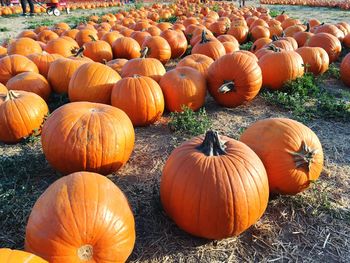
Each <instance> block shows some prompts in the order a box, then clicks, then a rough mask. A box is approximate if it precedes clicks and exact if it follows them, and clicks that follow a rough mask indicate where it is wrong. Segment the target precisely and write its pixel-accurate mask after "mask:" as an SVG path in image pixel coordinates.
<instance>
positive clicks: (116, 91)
mask: <svg viewBox="0 0 350 263" xmlns="http://www.w3.org/2000/svg"><path fill="white" fill-rule="evenodd" d="M111 102H112V106H115V107H117V108H119V109H121V110H123V111H124V112H125V113H126V114H127V115H128V116H129V118H130V119H131V121H132V123H133V125H134V126H145V125H149V124H152V123H154V122H156V121H157V120H158V119H159V118H160V117H161V116H162V114H163V111H164V97H163V92H162V89H161V88H160V86H159V84H158V83H157V82H156V81H155V80H153V79H151V78H150V77H145V76H139V75H134V76H132V77H127V78H123V79H121V80H120V81H118V82H117V83H116V84H115V85H114V87H113V90H112V99H111Z"/></svg>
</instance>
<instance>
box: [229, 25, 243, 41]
mask: <svg viewBox="0 0 350 263" xmlns="http://www.w3.org/2000/svg"><path fill="white" fill-rule="evenodd" d="M227 34H229V35H232V36H234V37H235V38H236V39H237V41H238V42H239V43H240V44H243V43H245V42H246V41H247V38H248V28H247V27H246V26H242V25H234V26H231V27H230V29H229V30H228V31H227Z"/></svg>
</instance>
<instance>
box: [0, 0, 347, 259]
mask: <svg viewBox="0 0 350 263" xmlns="http://www.w3.org/2000/svg"><path fill="white" fill-rule="evenodd" d="M192 5H193V8H191V13H193V14H190V15H191V17H187V16H185V15H184V12H187V11H186V8H188V5H187V4H186V5H184V4H183V2H182V4H181V5H180V4H172V5H170V6H164V7H163V6H161V5H153V6H151V7H147V8H141V9H140V10H131V11H130V12H129V13H128V12H120V13H117V14H115V15H113V14H107V15H104V16H103V17H101V18H99V19H98V20H101V21H103V22H101V23H97V21H96V17H94V16H93V17H91V19H90V22H88V23H87V24H82V25H80V26H78V28H77V29H70V28H69V26H68V25H67V24H64V23H59V24H57V25H55V26H54V27H53V28H51V29H49V28H46V27H39V28H37V29H35V30H33V31H29V30H28V31H23V32H22V33H21V34H20V35H19V36H18V37H17V38H16V39H14V40H12V41H10V42H8V43H5V44H4V46H3V47H2V49H1V50H0V51H1V52H2V53H1V54H2V55H1V56H2V58H1V59H0V82H1V83H2V84H3V85H1V86H0V141H2V142H5V143H16V142H18V141H20V140H21V139H23V138H24V137H27V136H29V135H31V134H33V133H35V134H40V133H41V141H42V147H43V151H44V154H45V157H46V158H47V160H48V162H49V163H50V165H51V166H52V167H54V168H55V169H56V170H58V171H59V172H61V173H63V174H69V175H67V176H64V177H62V178H60V179H59V180H57V181H56V182H54V183H53V184H52V185H51V186H49V188H48V189H47V190H46V191H45V192H44V193H43V194H42V195H41V196H40V198H39V199H38V200H37V202H36V204H35V205H34V207H33V209H32V211H31V214H30V217H29V220H28V224H27V228H26V236H25V248H26V250H27V251H28V252H30V253H34V254H36V255H38V256H40V257H42V258H43V259H44V260H42V259H40V258H39V257H36V256H34V255H33V254H29V253H27V252H22V251H13V250H9V249H0V261H1V262H14V261H15V260H16V261H15V262H31V263H34V262H46V261H45V260H47V261H49V262H84V261H90V262H124V261H125V260H126V259H127V258H128V257H129V255H130V254H131V252H132V250H133V247H134V243H135V235H136V234H135V222H134V217H133V213H132V210H131V208H130V206H129V204H128V201H127V199H126V197H125V196H124V194H123V193H122V192H121V190H120V189H119V188H118V187H117V186H116V185H115V184H114V183H113V182H111V181H110V180H109V179H108V178H106V177H104V176H103V175H106V174H109V173H112V172H115V171H117V170H118V169H120V168H121V167H122V166H123V165H124V164H125V163H126V162H127V161H128V159H129V157H130V155H131V153H132V150H133V148H134V142H135V132H134V126H145V125H149V124H152V123H154V122H155V121H157V120H158V119H159V118H160V116H161V115H162V113H163V111H164V107H166V108H167V109H168V110H169V111H180V110H181V107H182V106H183V105H186V106H188V107H190V108H191V109H193V110H196V109H199V108H200V107H202V106H203V105H204V103H205V96H206V90H207V89H208V90H209V93H210V94H211V95H212V96H213V97H214V99H215V100H216V101H217V102H218V103H219V104H221V105H224V106H227V107H235V106H237V105H240V104H242V103H245V102H247V101H249V100H251V99H253V98H254V97H255V96H256V95H257V93H258V92H259V90H260V88H261V86H262V85H266V86H268V87H270V88H272V89H281V88H282V85H283V82H284V81H286V80H289V79H294V78H296V77H298V76H302V75H303V73H304V68H303V67H302V64H304V63H305V64H306V63H308V64H310V67H309V70H310V71H312V72H314V73H315V74H322V73H323V72H324V71H325V70H327V68H328V63H329V60H332V59H335V56H336V55H335V54H334V52H333V51H334V50H333V48H334V47H337V51H340V49H341V45H340V43H341V41H343V42H344V39H345V35H348V33H349V32H350V30H347V26H348V25H347V24H346V23H343V24H342V26H341V28H342V29H343V30H347V34H345V32H344V34H343V36H342V38H341V39H339V38H338V37H336V36H334V35H332V34H329V33H323V32H322V33H321V32H315V33H311V32H307V33H310V34H313V35H310V41H306V42H307V43H310V42H311V40H312V38H314V37H318V36H321V37H322V36H323V39H321V40H318V41H315V43H318V44H319V45H323V44H324V43H323V42H327V41H330V42H327V43H331V44H334V45H333V46H332V45H331V46H329V45H328V46H326V45H324V48H325V49H322V48H319V47H315V46H313V45H308V46H307V47H301V48H299V50H298V51H294V50H296V47H297V46H295V45H298V42H297V41H296V40H294V41H295V42H294V41H293V40H292V39H294V38H292V37H288V36H284V37H283V36H282V31H284V32H285V33H286V32H288V28H289V27H296V26H299V25H298V24H295V25H294V22H295V21H294V20H293V19H292V20H291V19H289V18H286V17H285V16H286V15H284V20H287V21H291V25H290V26H286V23H285V22H284V20H283V21H282V22H277V21H279V20H275V19H271V18H270V17H269V15H268V14H266V13H265V14H263V13H262V12H260V11H259V10H257V9H255V8H253V7H250V8H243V9H237V8H235V7H234V6H233V5H232V4H228V3H218V5H220V10H219V11H218V12H214V11H212V10H211V8H212V7H213V4H212V3H209V4H208V6H199V5H194V4H192ZM161 9H162V10H163V12H162V13H161V11H160V10H161ZM261 11H262V10H261ZM154 13H157V14H158V15H159V14H160V15H162V16H166V15H169V14H170V15H171V16H172V15H176V16H177V17H178V21H177V22H176V23H174V24H170V23H167V22H162V23H157V22H155V21H154V19H151V18H148V16H153V15H152V14H154ZM108 17H109V18H108ZM281 20H282V18H281ZM221 21H224V24H225V28H226V30H221V29H220V28H221V26H222V23H221ZM270 21H275V22H274V23H276V26H268V27H267V26H266V25H264V23H269V22H270ZM254 23H255V25H253V24H254ZM279 23H280V25H279ZM310 23H311V21H310ZM228 24H230V26H228ZM261 24H262V25H261ZM258 26H261V27H264V28H265V27H267V28H269V30H270V28H272V27H278V26H280V27H282V26H283V27H285V28H284V30H283V29H282V31H281V32H280V34H273V35H277V37H278V39H276V38H275V37H274V39H270V38H269V37H266V36H262V37H257V36H256V35H255V36H254V38H257V39H256V41H255V43H254V45H253V47H252V52H249V51H239V50H238V49H239V43H244V42H245V41H247V38H248V33H249V32H250V33H252V32H253V31H254V28H255V27H258ZM310 27H311V28H313V29H314V31H316V30H317V26H310ZM300 28H304V26H302V25H300ZM319 28H323V26H319ZM230 30H231V31H230ZM226 31H229V32H230V33H229V32H226ZM304 31H305V29H304V30H300V32H296V33H306V32H304ZM239 32H241V33H242V34H241V35H239ZM342 32H343V31H342ZM252 35H253V34H252ZM240 36H241V37H240ZM225 43H228V44H225ZM271 43H272V45H271ZM289 43H290V44H289ZM189 44H190V45H191V46H193V48H192V51H191V53H192V54H191V55H188V56H185V57H183V55H184V53H185V52H186V50H188V45H189ZM293 45H294V46H293ZM328 48H332V49H328ZM303 49H304V50H305V52H306V54H307V55H303V52H302V51H300V50H303ZM43 50H44V52H43ZM258 52H260V53H262V52H265V54H260V55H259V53H258ZM328 52H330V53H328ZM320 54H321V55H322V56H321V55H320ZM258 55H259V56H260V57H259V56H258ZM338 55H339V54H338ZM319 57H321V59H320V60H319V59H316V58H319ZM170 59H178V60H172V61H175V62H178V63H177V66H176V68H174V69H171V70H169V71H168V72H166V70H165V67H164V64H166V63H167V62H168V61H169V60H170ZM306 59H308V60H307V61H304V60H306ZM344 61H348V62H346V65H349V64H350V63H349V62H350V59H349V56H348V57H347V58H346V59H344ZM343 63H344V62H343ZM313 66H315V68H314V69H313ZM316 66H320V67H321V69H319V68H317V67H316ZM347 70H349V68H348V69H347ZM348 75H349V74H348ZM121 77H122V78H121ZM345 81H346V78H345ZM5 85H6V86H5ZM51 90H53V91H54V92H56V93H68V96H69V99H70V101H71V102H70V103H68V104H65V105H63V106H61V107H60V108H58V109H56V110H55V111H54V112H52V114H51V115H50V116H47V114H48V106H47V104H46V102H45V100H46V101H47V100H49V96H50V93H51ZM322 167H323V151H322V145H321V143H320V141H319V139H318V138H317V136H316V135H315V133H314V132H313V131H312V130H310V129H309V128H308V127H306V126H304V125H303V124H301V123H299V122H296V121H293V120H290V119H285V118H276V119H265V120H260V121H257V122H256V123H254V124H252V125H251V126H249V127H248V128H247V129H246V130H245V131H244V133H243V134H242V135H241V138H240V140H239V141H237V140H234V139H232V138H229V137H226V136H219V134H218V133H217V132H215V131H208V132H207V133H206V134H205V136H199V137H195V138H193V139H191V140H189V141H187V142H185V143H183V144H182V145H180V146H179V147H177V148H176V149H175V150H174V151H173V152H172V153H171V155H170V156H169V158H168V160H167V161H166V164H165V166H164V168H163V173H162V177H161V185H160V198H161V202H162V204H163V207H164V210H165V211H166V213H167V214H168V215H169V217H170V218H171V219H172V220H174V222H175V223H176V224H177V225H178V226H179V227H180V228H181V229H183V230H185V231H186V232H188V233H190V234H192V235H195V236H199V237H203V238H208V239H222V238H226V237H231V236H237V235H239V234H240V233H242V232H243V231H245V230H246V229H247V228H249V227H250V226H251V225H252V224H254V223H255V222H256V221H257V220H258V219H259V218H260V217H261V216H262V215H263V213H264V211H265V209H266V207H267V204H268V196H269V192H275V193H280V194H297V193H299V192H301V191H303V190H305V189H306V188H308V187H309V185H310V183H311V182H312V181H315V180H317V178H318V177H319V175H320V173H321V171H322Z"/></svg>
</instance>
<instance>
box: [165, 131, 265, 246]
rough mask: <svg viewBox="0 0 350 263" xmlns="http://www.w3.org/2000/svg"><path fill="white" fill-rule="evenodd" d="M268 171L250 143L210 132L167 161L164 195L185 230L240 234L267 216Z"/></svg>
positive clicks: (170, 211)
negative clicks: (250, 146) (247, 144)
mask: <svg viewBox="0 0 350 263" xmlns="http://www.w3.org/2000/svg"><path fill="white" fill-rule="evenodd" d="M268 197H269V188H268V180H267V175H266V171H265V168H264V165H263V163H262V162H261V160H260V159H259V157H258V156H257V155H256V154H255V153H254V152H253V151H252V150H251V149H250V148H249V147H248V146H246V145H245V144H243V143H241V142H239V141H236V140H234V139H231V138H229V137H226V136H221V137H220V136H219V135H218V133H217V132H214V131H208V132H207V133H206V135H205V137H204V138H203V136H199V137H195V138H193V139H191V140H189V141H186V142H184V143H183V144H181V145H180V146H179V147H177V148H176V149H175V150H174V151H173V152H172V153H171V154H170V156H169V158H168V160H167V161H166V163H165V166H164V169H163V173H162V176H161V183H160V198H161V202H162V205H163V208H164V210H165V212H166V213H167V214H168V216H169V217H170V218H171V219H172V220H174V222H175V223H176V224H177V225H178V226H179V227H180V228H181V229H183V230H185V231H186V232H188V233H190V234H192V235H195V236H199V237H203V238H208V239H222V238H227V237H232V236H237V235H239V234H240V233H242V232H243V231H245V230H246V229H248V228H249V227H250V226H251V225H252V224H254V223H255V222H256V221H258V219H259V218H260V217H261V216H262V215H263V213H264V211H265V210H266V207H267V203H268Z"/></svg>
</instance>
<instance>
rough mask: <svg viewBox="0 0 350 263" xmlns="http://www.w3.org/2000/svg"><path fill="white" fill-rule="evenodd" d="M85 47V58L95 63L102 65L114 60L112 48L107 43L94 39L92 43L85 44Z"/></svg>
mask: <svg viewBox="0 0 350 263" xmlns="http://www.w3.org/2000/svg"><path fill="white" fill-rule="evenodd" d="M84 47H85V48H84V51H83V54H84V56H86V57H88V58H91V59H92V60H93V61H95V62H100V63H102V62H103V61H105V60H106V61H110V60H112V58H113V53H112V48H111V46H110V45H109V44H108V43H107V42H106V41H103V40H96V39H93V38H92V40H91V41H90V42H87V43H85V44H84Z"/></svg>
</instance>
